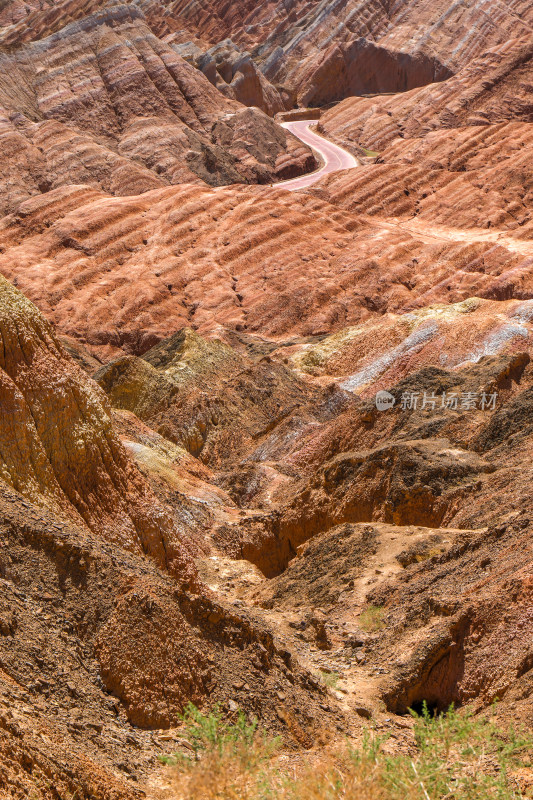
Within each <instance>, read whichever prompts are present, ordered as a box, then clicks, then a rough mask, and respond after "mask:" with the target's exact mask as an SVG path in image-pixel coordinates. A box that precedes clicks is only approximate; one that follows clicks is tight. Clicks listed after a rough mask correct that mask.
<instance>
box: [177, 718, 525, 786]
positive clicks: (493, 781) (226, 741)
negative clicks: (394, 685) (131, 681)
mask: <svg viewBox="0 0 533 800" xmlns="http://www.w3.org/2000/svg"><path fill="white" fill-rule="evenodd" d="M183 722H184V725H185V733H186V736H187V738H188V741H189V742H190V744H191V748H192V750H191V752H189V754H188V755H183V754H181V755H176V756H175V757H173V759H171V760H170V763H171V768H172V769H173V770H174V785H175V795H174V797H175V800H406V798H408V800H518V799H519V798H523V797H529V796H531V795H528V794H522V793H521V790H520V786H519V785H518V783H517V781H516V780H515V779H514V778H513V773H515V772H516V770H517V769H518V768H520V769H522V770H523V769H526V771H527V772H529V773H530V770H531V762H530V758H531V753H532V745H533V743H532V742H531V740H529V739H528V738H527V737H524V736H521V735H520V736H519V735H517V734H516V733H515V732H514V731H513V730H512V729H510V730H508V731H506V732H505V733H502V732H500V731H499V730H498V729H497V728H496V727H495V726H494V725H493V724H492V723H490V722H489V721H487V720H485V719H478V718H473V717H472V716H470V715H468V714H459V713H456V712H455V711H454V710H453V709H451V710H450V711H449V712H448V714H446V715H442V716H440V717H437V718H435V719H433V718H431V716H430V715H429V714H428V713H427V710H425V712H424V714H423V716H422V717H419V718H417V720H416V723H415V739H416V754H414V755H412V756H408V755H405V754H403V753H398V754H395V755H390V754H387V753H385V752H384V751H383V747H382V746H383V743H384V741H385V739H386V737H377V736H375V735H374V734H373V732H372V731H370V730H369V731H368V732H367V734H366V735H365V737H364V739H363V741H362V743H361V744H360V746H359V747H358V748H355V749H354V748H352V747H351V746H349V745H348V744H346V746H344V747H343V748H341V749H339V750H338V751H336V752H327V751H323V752H321V753H318V754H317V753H315V754H313V755H307V756H306V758H305V759H304V760H303V761H301V762H300V764H299V766H297V767H294V766H293V767H292V768H290V769H289V768H288V767H287V759H286V757H284V756H282V755H281V754H280V742H279V740H276V739H271V738H269V737H266V736H263V735H260V734H259V732H258V729H257V725H256V723H255V722H252V723H248V722H247V721H246V719H245V717H244V715H242V714H240V715H239V717H238V720H237V722H236V723H233V724H230V723H227V722H225V721H224V720H223V718H222V716H221V714H220V712H219V711H218V710H215V711H214V712H213V713H212V714H210V715H209V716H204V715H202V714H201V713H200V712H199V711H198V710H197V709H195V708H194V707H192V706H190V707H189V708H188V709H187V711H186V713H185V715H184V718H183Z"/></svg>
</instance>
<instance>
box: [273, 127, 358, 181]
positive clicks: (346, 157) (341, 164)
mask: <svg viewBox="0 0 533 800" xmlns="http://www.w3.org/2000/svg"><path fill="white" fill-rule="evenodd" d="M311 125H316V120H302V121H298V122H283V123H282V127H283V128H286V129H287V130H288V131H290V132H291V133H292V134H294V136H296V137H297V138H298V139H300V140H301V141H302V142H303V143H304V144H306V145H307V146H308V147H311V148H312V149H313V150H314V151H315V152H316V153H318V154H319V155H320V156H321V157H322V159H323V161H324V165H323V166H322V167H321V168H320V169H318V170H316V172H311V173H309V174H308V175H302V176H301V177H300V178H292V179H291V180H289V181H283V182H282V183H277V184H276V188H280V189H287V190H288V191H289V192H295V191H296V190H297V189H305V188H306V187H307V186H312V185H313V184H314V183H316V182H317V181H319V180H320V179H321V178H323V177H324V176H325V175H329V174H330V173H331V172H339V171H340V170H343V169H355V167H358V166H360V165H359V162H358V160H357V159H356V158H355V156H352V154H351V153H349V152H348V151H347V150H344V149H343V148H342V147H339V146H338V145H336V144H333V142H329V141H328V140H327V139H324V137H323V136H319V135H318V134H317V133H314V132H313V131H312V130H310V126H311Z"/></svg>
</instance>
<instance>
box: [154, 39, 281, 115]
mask: <svg viewBox="0 0 533 800" xmlns="http://www.w3.org/2000/svg"><path fill="white" fill-rule="evenodd" d="M180 38H181V37H180ZM165 41H167V42H169V43H172V46H173V49H174V50H176V52H177V53H179V55H181V56H183V58H185V59H186V60H187V61H189V63H191V64H193V66H195V67H196V68H197V69H200V70H201V71H202V72H203V73H204V75H205V76H206V78H208V80H209V81H210V83H212V84H213V86H216V88H217V89H218V90H219V92H221V93H222V94H223V95H225V96H226V97H229V98H231V99H232V100H237V101H238V102H239V103H242V104H243V105H245V106H255V107H257V108H260V109H261V110H262V111H264V112H265V113H266V114H268V115H269V116H274V115H275V114H277V113H278V112H280V111H286V110H288V109H289V108H292V105H293V102H294V98H293V97H292V96H291V94H290V93H288V92H286V91H284V90H283V89H282V88H279V89H278V88H276V87H275V86H273V85H272V84H271V83H270V82H269V81H268V80H267V79H266V78H265V76H264V75H263V73H262V72H260V70H259V69H258V67H257V66H256V64H255V62H254V61H253V59H252V57H251V55H250V53H247V52H246V51H242V50H241V49H240V48H239V47H237V46H236V45H235V44H234V43H233V42H232V41H231V39H225V40H224V41H222V42H220V43H219V44H217V45H215V46H214V47H211V48H209V49H208V50H205V51H203V50H202V49H201V48H200V47H198V46H196V45H195V44H194V43H193V42H184V43H182V44H174V43H173V42H172V37H169V38H167V39H166V40H165Z"/></svg>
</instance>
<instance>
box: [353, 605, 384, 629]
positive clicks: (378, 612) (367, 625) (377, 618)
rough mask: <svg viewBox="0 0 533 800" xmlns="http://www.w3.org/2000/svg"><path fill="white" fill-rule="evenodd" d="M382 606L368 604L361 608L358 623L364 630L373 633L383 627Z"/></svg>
mask: <svg viewBox="0 0 533 800" xmlns="http://www.w3.org/2000/svg"><path fill="white" fill-rule="evenodd" d="M384 624H385V623H384V622H383V608H382V607H381V606H374V605H368V606H365V608H363V610H362V611H361V614H360V616H359V625H360V626H361V628H362V629H363V630H364V631H368V632H369V633H373V632H375V631H379V630H381V628H383V627H384Z"/></svg>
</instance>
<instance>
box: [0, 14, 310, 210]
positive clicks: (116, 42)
mask: <svg viewBox="0 0 533 800" xmlns="http://www.w3.org/2000/svg"><path fill="white" fill-rule="evenodd" d="M0 64H1V70H2V80H1V83H0V125H1V131H2V142H3V153H4V155H5V156H6V157H5V158H4V159H3V161H2V167H1V168H0V169H1V171H2V176H3V177H2V186H1V192H0V199H1V202H2V208H3V210H4V211H5V210H6V209H12V208H14V207H15V206H16V205H17V204H18V203H20V202H21V201H22V200H23V199H25V198H27V197H28V196H30V195H32V194H35V193H37V192H46V191H48V190H49V189H51V188H55V187H57V186H61V185H65V184H67V183H79V182H82V183H87V182H88V183H91V184H92V185H94V186H99V187H101V188H103V189H105V190H107V191H111V192H113V193H114V194H120V195H124V194H139V193H141V192H144V191H147V190H149V189H153V188H156V187H158V186H165V185H168V184H170V183H183V182H203V181H205V182H207V183H209V184H212V185H218V184H223V183H239V182H245V183H246V182H252V183H253V182H261V183H265V182H269V181H270V182H271V181H273V180H275V179H276V178H280V177H290V176H291V175H294V174H299V173H300V172H303V171H306V170H308V169H312V167H313V165H314V163H315V162H314V157H313V156H312V154H311V152H310V151H309V150H308V149H307V148H306V147H305V146H303V145H302V144H301V142H299V141H298V140H296V139H295V138H294V137H292V136H291V135H290V134H287V133H286V132H285V131H284V130H283V129H281V128H280V127H278V126H277V125H276V124H275V123H274V122H273V121H272V120H271V119H269V118H268V117H267V116H266V115H265V114H264V113H262V112H260V111H258V110H257V109H247V108H245V107H243V106H242V105H240V104H239V103H237V102H235V101H233V100H231V99H226V98H224V97H223V95H222V94H221V93H220V92H218V91H217V89H216V88H215V87H213V86H212V85H211V83H210V82H209V81H208V80H207V78H206V77H205V76H204V75H203V74H202V72H201V71H200V70H197V69H195V68H194V67H192V66H190V65H189V64H187V63H186V62H185V61H184V60H183V59H182V58H181V57H180V56H179V55H178V54H177V53H176V52H175V51H174V50H173V49H172V48H171V47H170V46H169V45H166V44H164V43H163V42H162V41H161V40H159V39H158V38H157V37H156V36H154V34H153V33H152V32H151V31H150V30H149V28H148V27H147V25H146V23H145V21H144V18H143V16H142V14H141V13H140V11H138V10H137V9H136V8H135V7H134V6H125V5H122V6H115V7H112V8H109V9H107V8H106V9H103V10H102V11H98V12H96V13H94V14H92V15H91V16H89V17H86V18H83V19H82V20H79V21H78V22H73V23H71V24H70V25H67V26H66V27H64V28H61V29H60V30H59V31H58V32H57V33H54V34H52V35H50V36H47V37H45V38H43V39H40V40H39V41H38V42H34V43H29V44H27V45H25V46H23V47H20V48H18V49H16V50H15V51H13V52H11V53H9V54H6V53H3V54H2V53H0Z"/></svg>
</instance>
